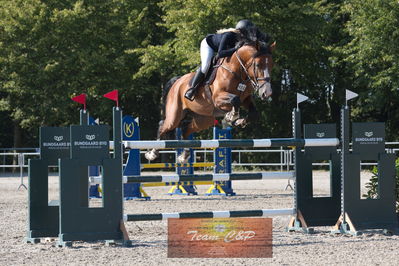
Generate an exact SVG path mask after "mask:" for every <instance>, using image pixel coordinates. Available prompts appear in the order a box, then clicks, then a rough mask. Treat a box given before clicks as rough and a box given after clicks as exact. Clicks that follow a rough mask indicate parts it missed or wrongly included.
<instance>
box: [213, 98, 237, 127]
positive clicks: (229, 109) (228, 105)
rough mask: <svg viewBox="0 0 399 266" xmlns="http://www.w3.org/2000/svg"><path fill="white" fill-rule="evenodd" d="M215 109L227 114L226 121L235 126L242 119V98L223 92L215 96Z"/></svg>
mask: <svg viewBox="0 0 399 266" xmlns="http://www.w3.org/2000/svg"><path fill="white" fill-rule="evenodd" d="M214 103H215V107H216V109H218V110H221V111H223V112H225V116H224V120H225V121H226V122H227V123H229V124H233V123H234V121H235V120H237V119H238V118H239V117H240V105H241V101H240V97H238V96H237V95H235V94H231V93H228V92H222V93H218V94H215V95H214Z"/></svg>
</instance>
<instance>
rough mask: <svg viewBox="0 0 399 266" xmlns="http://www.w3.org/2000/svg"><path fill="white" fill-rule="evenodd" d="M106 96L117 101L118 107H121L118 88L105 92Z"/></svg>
mask: <svg viewBox="0 0 399 266" xmlns="http://www.w3.org/2000/svg"><path fill="white" fill-rule="evenodd" d="M104 97H105V98H108V99H110V100H113V101H115V102H116V107H119V98H118V90H113V91H110V92H108V93H106V94H104Z"/></svg>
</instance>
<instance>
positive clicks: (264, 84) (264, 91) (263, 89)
mask: <svg viewBox="0 0 399 266" xmlns="http://www.w3.org/2000/svg"><path fill="white" fill-rule="evenodd" d="M275 46H276V43H275V42H274V43H272V44H271V45H265V44H261V43H260V42H256V43H255V44H252V45H246V46H243V47H242V48H241V49H239V50H238V51H237V53H236V55H237V59H238V61H239V62H240V64H241V67H242V69H243V70H244V72H245V74H246V75H247V79H249V81H250V82H251V84H252V87H253V88H254V90H255V92H256V93H257V95H258V96H259V98H261V99H262V100H265V99H267V98H268V97H270V96H271V95H272V86H271V79H270V73H271V70H272V67H273V58H272V52H273V50H274V48H275Z"/></svg>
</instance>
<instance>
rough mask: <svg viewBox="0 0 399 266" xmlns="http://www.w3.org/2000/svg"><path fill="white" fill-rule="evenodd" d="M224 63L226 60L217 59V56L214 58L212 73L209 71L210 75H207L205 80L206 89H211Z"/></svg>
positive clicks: (211, 67)
mask: <svg viewBox="0 0 399 266" xmlns="http://www.w3.org/2000/svg"><path fill="white" fill-rule="evenodd" d="M223 61H224V58H219V59H216V56H214V57H213V58H212V63H211V66H210V67H209V69H210V71H209V70H208V73H206V76H205V79H204V85H205V87H209V86H210V85H212V83H213V82H214V81H215V78H216V73H217V72H218V68H219V67H220V66H221V65H222V63H223Z"/></svg>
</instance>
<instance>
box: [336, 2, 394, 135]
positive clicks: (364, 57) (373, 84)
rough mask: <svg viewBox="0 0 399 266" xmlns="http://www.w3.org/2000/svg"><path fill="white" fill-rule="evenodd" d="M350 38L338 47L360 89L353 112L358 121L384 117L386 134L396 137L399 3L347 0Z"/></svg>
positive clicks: (343, 7)
mask: <svg viewBox="0 0 399 266" xmlns="http://www.w3.org/2000/svg"><path fill="white" fill-rule="evenodd" d="M342 11H343V12H345V13H346V14H347V15H348V16H349V18H350V19H349V21H348V23H347V27H346V30H347V33H348V34H349V36H350V37H351V41H350V42H348V43H347V44H346V45H343V46H342V48H341V52H342V54H344V55H345V61H346V63H348V65H349V66H350V68H351V70H352V71H353V74H352V79H353V83H354V87H355V91H356V92H359V93H360V97H361V99H360V100H359V101H357V102H358V105H357V108H356V109H355V110H354V114H355V115H356V116H357V117H358V118H359V120H361V121H367V120H376V121H386V123H387V129H388V130H387V136H388V138H391V139H393V138H395V137H396V138H397V136H398V134H397V132H398V130H399V125H398V124H397V123H396V121H397V120H398V119H399V113H398V112H397V106H398V104H399V90H398V89H399V77H398V75H397V73H398V71H399V66H398V62H399V48H398V45H397V42H398V39H399V5H398V1H394V0H376V1H374V0H364V1H363V0H348V1H346V2H345V5H343V6H342Z"/></svg>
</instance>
